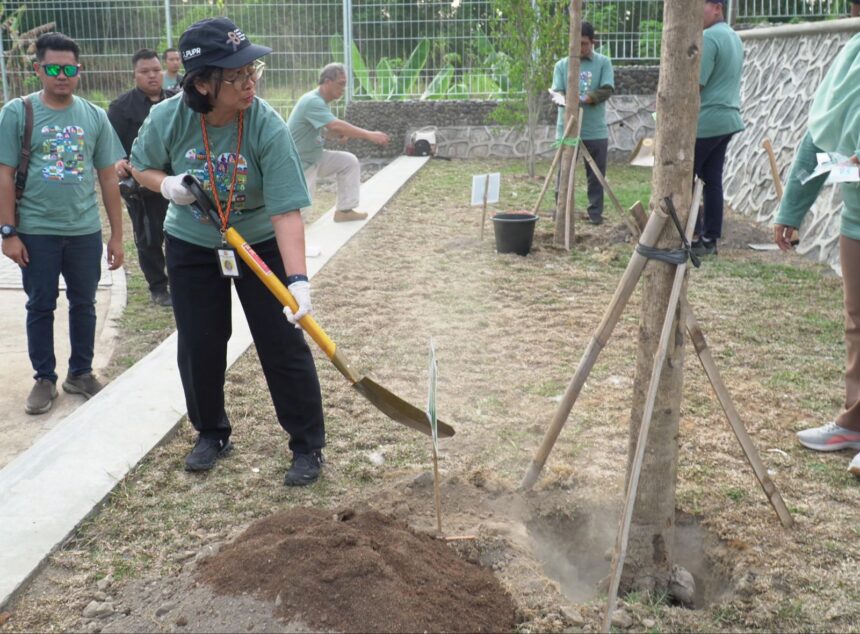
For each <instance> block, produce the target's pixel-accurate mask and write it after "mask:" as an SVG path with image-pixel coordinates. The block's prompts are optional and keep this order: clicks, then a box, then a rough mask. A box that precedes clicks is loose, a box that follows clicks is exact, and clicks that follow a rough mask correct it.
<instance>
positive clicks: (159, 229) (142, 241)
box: [108, 48, 175, 306]
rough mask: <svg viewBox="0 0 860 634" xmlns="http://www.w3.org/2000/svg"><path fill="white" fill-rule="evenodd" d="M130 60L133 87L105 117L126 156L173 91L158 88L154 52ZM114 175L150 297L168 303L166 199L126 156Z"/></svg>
mask: <svg viewBox="0 0 860 634" xmlns="http://www.w3.org/2000/svg"><path fill="white" fill-rule="evenodd" d="M131 64H132V67H133V68H134V84H135V87H134V88H133V89H131V90H129V91H128V92H126V93H123V94H121V95H120V96H119V97H117V98H116V99H115V100H114V101H113V102H112V103H111V105H110V107H109V108H108V119H110V122H111V125H113V128H114V130H116V133H117V135H119V140H120V143H122V148H123V150H125V155H126V157H128V156H130V155H131V146H132V144H133V143H134V140H135V138H137V133H138V131H139V130H140V126H141V125H143V121H144V120H145V119H146V117H147V116H149V110H150V108H152V106H153V105H155V104H157V103H159V102H160V101H163V100H165V99H167V98H168V97H170V96H172V95H174V94H175V91H173V90H164V89H163V88H162V75H164V71H163V70H162V68H161V62H160V61H159V59H158V53H156V52H155V51H153V50H152V49H148V48H142V49H140V50H139V51H137V52H136V53H135V54H134V55H132V58H131ZM116 175H117V177H118V178H119V179H120V193H121V194H122V195H123V198H124V199H125V205H126V208H127V209H128V215H129V216H130V217H131V227H132V229H133V230H134V245H135V247H136V248H137V258H138V262H139V263H140V270H141V272H142V273H143V276H144V277H145V278H146V283H147V284H148V285H149V294H150V297H151V298H152V301H153V303H154V304H156V305H158V306H170V302H171V300H170V290H169V289H168V287H167V268H166V266H165V262H164V230H163V227H164V217H165V215H166V214H167V201H166V200H165V199H164V197H163V196H162V195H161V194H160V193H159V192H153V191H150V190H148V189H146V188H145V187H140V186H139V185H138V184H137V182H136V181H135V180H134V179H133V178H132V177H131V164H130V163H129V162H128V159H127V158H122V159H120V160H119V161H117V163H116Z"/></svg>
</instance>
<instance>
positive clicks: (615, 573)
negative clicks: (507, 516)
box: [520, 149, 794, 632]
mask: <svg viewBox="0 0 860 634" xmlns="http://www.w3.org/2000/svg"><path fill="white" fill-rule="evenodd" d="M584 157H585V159H586V161H589V159H591V157H590V155H589V154H588V151H587V149H586V150H585V154H584ZM589 165H591V167H592V170H593V171H594V172H595V174H598V175H599V180H600V181H601V184H602V185H603V186H604V189H606V191H607V192H608V193H609V195H610V198H611V199H612V202H613V205H614V206H615V207H616V209H617V210H618V211H619V213H620V214H622V217H624V210H623V209H622V208H621V205H620V203H619V202H618V199H617V198H616V197H615V195H614V194H613V193H612V191H611V188H610V187H609V184H608V183H607V182H606V180H605V178H603V175H602V174H601V173H600V171H599V170H598V169H597V166H596V164H594V161H593V159H591V161H589ZM701 195H702V183H701V182H700V181H697V183H696V188H695V192H694V195H693V201H692V205H691V208H690V213H689V215H688V226H687V231H686V235H687V238H688V239H689V236H690V234H691V232H692V228H693V226H694V221H695V214H696V213H697V212H698V206H699V200H700V199H701ZM630 213H631V215H632V217H633V224H634V225H635V229H636V231H635V232H634V233H639V231H641V236H640V238H639V243H640V244H641V245H643V246H654V244H656V241H657V238H658V237H659V236H660V234H661V232H662V230H663V227H664V226H665V224H666V222H667V220H668V217H667V215H666V214H665V212H663V211H662V210H659V209H658V210H657V211H655V212H654V213H652V214H651V216H650V217H647V218H646V216H645V213H644V210H643V209H642V206H641V204H640V203H637V204H636V205H634V206H633V207H632V208H631V209H630ZM628 224H629V223H628ZM646 263H647V258H645V257H644V256H642V255H640V254H639V252H638V251H634V253H633V256H632V257H631V259H630V262H629V263H628V265H627V269H626V270H625V272H624V275H623V276H622V278H621V281H620V282H619V284H618V287H617V288H616V291H615V295H614V296H613V298H612V300H611V302H610V304H609V306H608V308H607V310H606V312H605V313H604V316H603V319H602V320H601V322H600V325H599V326H598V327H597V329H596V330H595V332H594V334H593V335H592V338H591V340H590V341H589V344H588V346H587V348H586V351H585V353H584V354H583V357H582V359H581V360H580V363H579V366H578V367H577V370H576V373H575V374H574V376H573V378H572V379H571V381H570V383H569V384H568V387H567V390H566V391H565V393H564V395H563V397H562V400H561V403H560V404H559V406H558V408H557V409H556V412H555V414H554V416H553V419H552V422H551V423H550V427H549V429H547V432H546V434H545V436H544V439H543V441H542V443H541V445H540V447H538V450H537V452H536V453H535V457H534V458H533V460H532V462H531V464H530V465H529V467H528V469H527V470H526V473H525V475H524V477H523V480H522V482H521V483H520V489H521V490H529V489H531V487H532V486H533V485H534V484H535V482H536V481H537V479H538V477H539V476H540V473H541V471H542V469H543V466H544V464H546V460H547V458H548V456H549V453H550V451H552V448H553V446H554V445H555V442H556V441H557V440H558V436H559V434H560V433H561V429H562V427H564V424H565V423H566V422H567V418H568V416H569V414H570V411H571V409H572V408H573V405H574V403H575V402H576V399H577V398H578V396H579V393H580V392H581V390H582V387H583V386H584V385H585V381H586V379H587V378H588V374H589V373H590V371H591V369H592V367H593V366H594V363H595V362H596V361H597V357H598V355H599V354H600V352H601V350H602V349H603V348H604V347H605V345H606V343H607V342H608V340H609V337H610V336H611V334H612V331H613V329H614V328H615V325H616V324H617V323H618V320H619V319H620V317H621V314H622V312H623V311H624V308H625V306H626V304H627V302H628V300H629V299H630V296H631V295H632V293H633V290H634V289H635V287H636V285H637V283H638V281H639V278H640V277H641V274H642V271H643V270H644V268H645V264H646ZM685 269H686V265H685V264H684V265H678V267H677V270H676V272H675V280H674V283H673V286H672V292H671V295H670V299H669V306H668V308H667V312H666V318H665V320H664V323H663V330H662V332H661V338H660V345H659V347H658V350H657V354H656V355H655V359H654V365H653V368H652V374H651V382H650V384H649V391H648V398H647V401H646V407H645V410H644V412H643V418H642V423H641V425H640V428H639V438H638V442H637V446H636V454H635V456H634V463H633V468H632V469H631V475H630V480H629V482H628V491H627V495H626V496H625V504H624V512H623V513H622V522H621V527H620V529H619V534H618V541H617V543H616V549H615V553H614V556H613V565H612V574H611V581H610V594H609V601H608V602H607V606H606V615H605V620H604V624H603V625H604V631H606V632H608V631H609V625H610V623H611V618H612V612H613V611H614V608H615V601H616V599H617V592H618V586H619V583H620V578H621V572H622V570H623V564H624V558H625V556H626V549H627V538H628V536H629V529H630V522H631V520H632V515H633V509H634V504H635V500H636V492H637V489H638V481H639V475H640V472H641V467H642V458H643V457H644V451H645V440H646V439H647V435H648V428H649V426H650V420H651V415H652V413H653V407H654V399H655V398H656V389H657V385H658V384H659V378H660V371H661V369H662V365H663V362H664V361H665V356H666V353H667V349H668V337H669V335H670V334H671V331H672V325H673V322H674V315H675V311H676V309H677V307H678V304H679V303H680V305H681V309H682V311H683V313H684V314H685V322H684V325H685V328H686V329H687V331H688V333H689V335H690V339H691V340H692V342H693V347H694V349H695V350H696V354H697V356H698V357H699V361H700V362H701V364H702V368H703V369H704V370H705V374H706V375H707V377H708V380H709V382H710V383H711V386H712V388H713V389H714V393H715V394H716V396H717V399H718V400H719V402H720V406H721V407H722V409H723V412H724V413H725V414H726V418H727V419H728V421H729V424H730V425H731V427H732V431H733V432H734V434H735V437H736V438H737V439H738V442H739V443H740V445H741V448H742V450H743V452H744V455H745V456H746V458H747V461H748V462H749V463H750V466H751V467H752V469H753V472H754V473H755V476H756V478H757V479H758V481H759V484H760V485H761V487H762V490H763V491H764V493H765V496H766V497H767V499H768V501H769V502H770V504H771V506H773V508H774V510H775V511H776V514H777V516H778V517H779V519H780V522H781V523H782V525H783V527H785V528H791V527H792V526H793V524H794V521H793V519H792V517H791V513H790V512H789V511H788V508H787V507H786V505H785V502H784V501H783V499H782V496H781V495H780V493H779V491H778V489H777V488H776V486H775V485H774V483H773V481H772V480H771V479H770V477H769V475H768V473H767V468H766V467H765V466H764V464H763V463H762V461H761V457H760V456H759V453H758V451H757V449H756V447H755V444H754V443H753V441H752V439H751V438H750V436H749V434H748V433H747V431H746V428H745V427H744V425H743V422H742V421H741V418H740V415H739V414H738V412H737V410H736V409H735V406H734V403H733V402H732V399H731V396H730V395H729V392H728V389H727V388H726V386H725V384H724V383H723V380H722V377H721V376H720V372H719V369H718V368H717V365H716V363H715V362H714V359H713V357H712V356H711V352H710V349H709V348H708V344H707V340H706V339H705V336H704V334H703V332H702V330H701V328H700V327H699V324H698V321H697V320H696V317H695V315H694V314H693V311H692V308H691V307H690V305H689V303H688V301H687V298H686V297H685V296H683V297H682V296H681V288H682V286H683V278H684V274H685Z"/></svg>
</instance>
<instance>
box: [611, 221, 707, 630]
mask: <svg viewBox="0 0 860 634" xmlns="http://www.w3.org/2000/svg"><path fill="white" fill-rule="evenodd" d="M697 211H698V209H697V208H694V209H692V210H690V215H689V216H688V217H687V228H686V231H685V235H686V236H687V239H688V240H689V239H690V237H692V235H693V228H694V227H695V225H696V215H697V213H696V212H697ZM658 213H665V212H663V211H662V210H661V211H657V212H655V213H654V214H651V215H652V216H653V215H656V214H658ZM686 273H687V262H686V260H685V261H684V263H683V264H678V265H677V266H676V268H675V279H674V281H673V282H672V290H671V292H670V294H669V303H668V305H667V306H666V316H665V318H664V319H663V329H662V330H661V331H660V342H659V344H658V346H657V352H656V354H655V355H654V363H653V365H652V366H651V381H650V383H649V384H648V393H647V397H646V400H645V409H644V410H643V412H642V421H641V423H640V424H639V437H638V439H637V441H636V453H635V454H634V456H633V464H632V467H631V470H630V479H629V481H628V482H627V494H626V495H625V497H624V510H623V512H622V515H621V528H620V530H619V531H618V538H617V541H616V544H615V553H614V555H613V558H612V572H611V574H610V582H609V597H608V600H607V602H606V613H605V616H604V619H603V631H604V632H607V633H608V632H609V627H610V624H611V621H612V613H613V612H614V611H615V602H616V601H617V599H618V586H619V584H620V583H621V572H622V570H623V569H624V559H625V557H626V555H627V542H628V539H629V537H630V523H631V521H632V520H633V508H634V506H635V504H636V493H637V492H638V490H639V476H640V474H641V473H642V462H643V461H644V458H645V446H646V444H647V441H648V431H649V430H650V428H651V416H652V414H653V413H654V403H655V402H656V400H657V389H658V387H659V384H660V376H661V374H662V373H663V363H664V362H665V361H666V354H667V353H668V350H669V339H670V338H671V336H672V330H673V328H672V326H673V324H674V323H675V311H676V310H677V309H678V302H679V300H680V297H681V289H682V287H683V285H684V276H685V275H686Z"/></svg>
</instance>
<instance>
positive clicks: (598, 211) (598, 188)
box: [555, 139, 609, 220]
mask: <svg viewBox="0 0 860 634" xmlns="http://www.w3.org/2000/svg"><path fill="white" fill-rule="evenodd" d="M582 144H583V145H585V147H586V149H588V153H589V154H591V158H593V159H594V162H595V163H596V164H597V169H599V170H600V174H601V175H602V176H606V157H607V155H608V154H609V139H598V140H596V141H583V142H582ZM582 160H583V162H585V178H586V180H587V182H588V217H589V218H591V219H592V220H597V219H599V218H602V217H603V185H602V184H601V183H600V180H599V179H598V178H597V176H595V174H594V172H593V171H592V169H591V166H590V165H589V164H588V161H586V160H585V159H584V158H583V159H582ZM573 167H574V169H576V166H575V165H574V166H573ZM560 186H561V163H559V166H558V172H557V173H556V176H555V202H556V204H558V190H559V187H560Z"/></svg>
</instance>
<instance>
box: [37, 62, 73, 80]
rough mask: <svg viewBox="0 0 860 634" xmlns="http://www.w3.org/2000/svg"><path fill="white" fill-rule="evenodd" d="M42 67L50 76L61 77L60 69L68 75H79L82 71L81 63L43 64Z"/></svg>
mask: <svg viewBox="0 0 860 634" xmlns="http://www.w3.org/2000/svg"><path fill="white" fill-rule="evenodd" d="M42 68H43V69H44V71H45V74H46V75H47V76H48V77H59V76H60V70H62V71H63V75H65V76H66V77H77V76H78V73H79V72H81V65H80V64H42Z"/></svg>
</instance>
